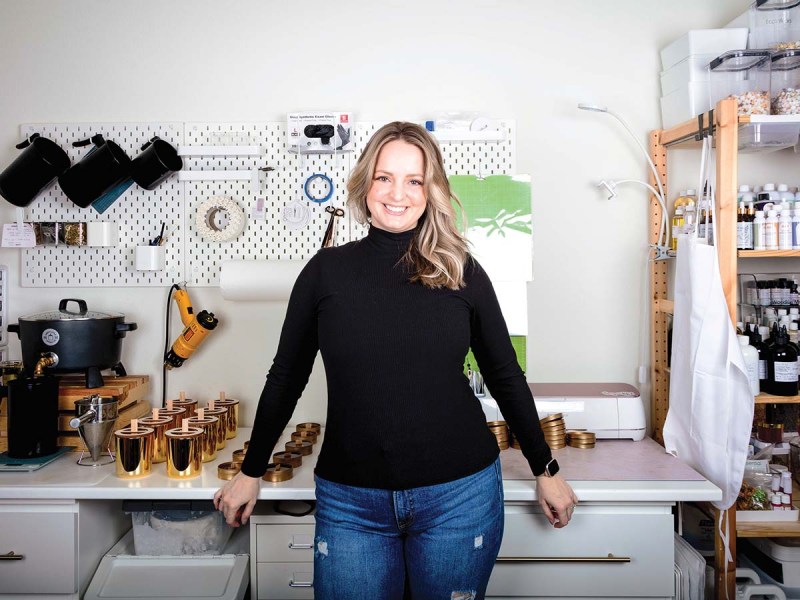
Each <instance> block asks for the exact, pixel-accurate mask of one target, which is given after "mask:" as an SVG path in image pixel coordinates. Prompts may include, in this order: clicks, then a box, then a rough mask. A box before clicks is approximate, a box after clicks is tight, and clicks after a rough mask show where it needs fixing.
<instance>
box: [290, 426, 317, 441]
mask: <svg viewBox="0 0 800 600" xmlns="http://www.w3.org/2000/svg"><path fill="white" fill-rule="evenodd" d="M302 440H306V441H308V442H311V443H312V444H316V443H317V434H316V433H314V432H313V431H311V430H310V429H303V430H302V431H294V432H292V441H294V442H299V441H302Z"/></svg>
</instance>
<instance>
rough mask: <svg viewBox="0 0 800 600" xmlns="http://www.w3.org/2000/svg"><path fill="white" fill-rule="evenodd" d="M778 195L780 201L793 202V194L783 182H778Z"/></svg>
mask: <svg viewBox="0 0 800 600" xmlns="http://www.w3.org/2000/svg"><path fill="white" fill-rule="evenodd" d="M778 196H779V198H780V200H781V202H794V194H793V193H792V192H790V191H789V186H788V185H786V184H785V183H779V184H778Z"/></svg>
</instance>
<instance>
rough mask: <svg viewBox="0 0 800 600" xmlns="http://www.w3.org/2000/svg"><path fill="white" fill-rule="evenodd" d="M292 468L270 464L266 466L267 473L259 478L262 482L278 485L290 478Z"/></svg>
mask: <svg viewBox="0 0 800 600" xmlns="http://www.w3.org/2000/svg"><path fill="white" fill-rule="evenodd" d="M292 471H293V469H292V467H290V466H289V465H282V464H280V463H270V464H268V465H267V472H266V473H264V475H263V476H262V477H261V479H263V480H264V481H271V482H272V483H279V482H281V481H288V480H290V479H291V478H292Z"/></svg>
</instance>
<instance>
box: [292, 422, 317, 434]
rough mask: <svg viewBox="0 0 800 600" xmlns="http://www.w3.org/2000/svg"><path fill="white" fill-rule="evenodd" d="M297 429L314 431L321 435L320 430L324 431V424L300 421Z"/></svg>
mask: <svg viewBox="0 0 800 600" xmlns="http://www.w3.org/2000/svg"><path fill="white" fill-rule="evenodd" d="M296 429H297V431H305V430H308V431H313V432H314V433H316V434H317V435H319V434H320V432H322V425H320V424H319V423H298V425H297V427H296Z"/></svg>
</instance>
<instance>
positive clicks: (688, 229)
mask: <svg viewBox="0 0 800 600" xmlns="http://www.w3.org/2000/svg"><path fill="white" fill-rule="evenodd" d="M687 197H688V196H687ZM689 198H690V199H689V200H687V201H686V206H684V207H683V233H686V234H690V233H694V230H695V227H696V226H697V210H696V204H695V203H694V200H692V199H691V197H689Z"/></svg>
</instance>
